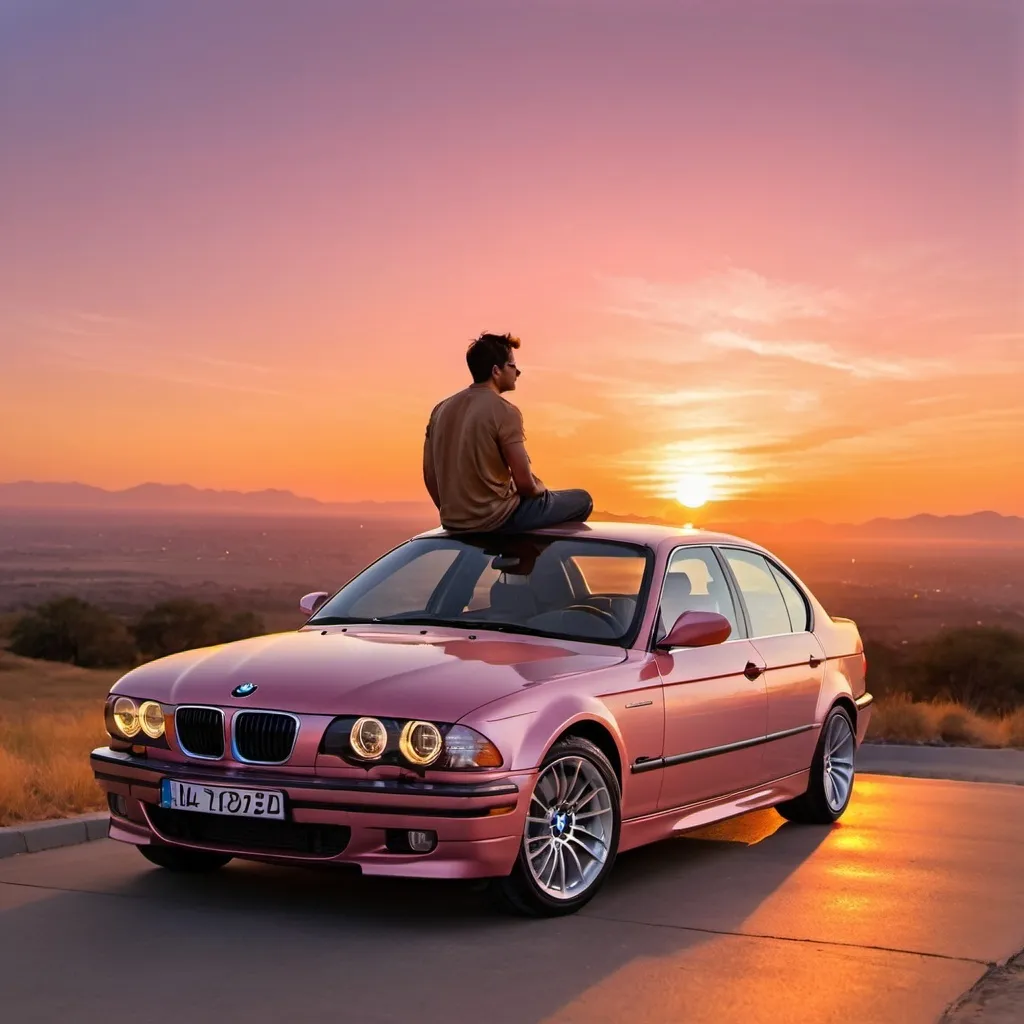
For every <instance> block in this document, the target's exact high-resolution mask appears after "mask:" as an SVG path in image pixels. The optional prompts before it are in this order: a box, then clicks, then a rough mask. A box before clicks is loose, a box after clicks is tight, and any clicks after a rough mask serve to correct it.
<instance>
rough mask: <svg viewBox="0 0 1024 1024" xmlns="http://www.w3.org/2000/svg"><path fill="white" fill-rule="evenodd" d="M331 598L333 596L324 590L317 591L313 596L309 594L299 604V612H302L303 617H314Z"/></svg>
mask: <svg viewBox="0 0 1024 1024" xmlns="http://www.w3.org/2000/svg"><path fill="white" fill-rule="evenodd" d="M330 596H331V595H330V594H328V593H327V592H326V591H324V590H315V591H314V592H313V593H312V594H307V595H306V596H305V597H304V598H303V599H302V600H301V601H300V602H299V611H301V612H302V614H303V615H312V614H313V613H314V612H315V611H316V610H317V608H319V607H320V605H322V604H323V603H324V601H326V600H327V598H329V597H330Z"/></svg>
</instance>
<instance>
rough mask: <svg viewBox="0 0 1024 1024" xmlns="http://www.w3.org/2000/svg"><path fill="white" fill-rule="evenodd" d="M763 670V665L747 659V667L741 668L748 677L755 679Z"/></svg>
mask: <svg viewBox="0 0 1024 1024" xmlns="http://www.w3.org/2000/svg"><path fill="white" fill-rule="evenodd" d="M763 671H764V668H763V666H761V665H755V664H754V663H753V662H752V661H748V662H747V667H746V668H745V669H744V670H743V674H744V675H745V676H746V677H747V678H748V679H756V678H757V677H758V676H759V675H760V674H761V673H762V672H763Z"/></svg>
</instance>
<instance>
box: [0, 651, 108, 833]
mask: <svg viewBox="0 0 1024 1024" xmlns="http://www.w3.org/2000/svg"><path fill="white" fill-rule="evenodd" d="M119 674H120V673H118V672H116V671H94V670H90V669H83V668H76V667H75V666H74V665H61V664H57V663H55V662H47V661H32V660H30V659H28V658H19V657H17V656H16V655H14V654H11V653H10V652H8V651H3V650H0V826H3V825H13V824H16V823H17V822H21V821H41V820H44V819H46V818H60V817H64V816H65V815H69V814H83V813H85V812H86V811H94V810H99V809H101V808H102V806H103V798H102V794H101V792H100V789H99V787H98V786H97V785H96V783H95V782H94V781H93V777H92V772H91V770H90V768H89V751H90V750H92V748H93V747H96V746H101V745H102V744H103V743H104V742H105V740H106V738H107V736H106V731H105V730H104V728H103V712H102V708H103V698H104V697H105V696H106V694H107V691H108V690H109V689H110V687H111V685H112V684H113V683H114V681H115V680H116V679H117V677H118V675H119Z"/></svg>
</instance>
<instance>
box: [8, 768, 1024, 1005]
mask: <svg viewBox="0 0 1024 1024" xmlns="http://www.w3.org/2000/svg"><path fill="white" fill-rule="evenodd" d="M1021 849H1024V788H1022V787H1018V786H1004V785H986V784H978V783H973V784H972V783H962V782H940V781H931V780H918V779H903V778H892V777H883V776H877V775H876V776H862V777H861V778H860V779H859V780H858V785H857V790H856V795H855V797H854V801H853V803H852V804H851V806H850V809H849V811H848V812H847V814H846V816H845V817H844V818H843V821H842V823H841V824H840V825H838V826H836V827H834V828H831V829H829V828H817V827H801V826H796V825H790V824H785V823H783V821H782V819H781V818H779V817H778V815H777V814H775V812H774V811H770V812H757V813H754V814H749V815H746V816H745V817H743V818H739V819H736V820H734V821H732V822H728V823H726V824H724V825H719V826H715V827H713V828H710V829H705V830H703V831H702V832H701V833H699V834H698V835H696V836H693V835H691V836H690V837H684V838H678V839H674V840H669V841H667V842H664V843H661V844H659V845H657V846H654V847H648V848H646V849H643V850H637V851H634V852H632V853H629V854H625V855H624V856H623V857H622V858H621V859H620V860H619V862H618V864H617V865H616V870H615V872H614V874H613V876H612V878H611V881H610V883H609V885H608V886H607V887H606V889H605V890H604V892H602V893H601V895H600V896H599V897H598V898H597V899H596V900H595V901H594V902H593V903H591V904H590V906H589V907H588V908H586V909H585V910H584V911H583V912H582V913H580V914H578V915H576V916H575V917H572V918H567V919H561V920H553V921H524V920H520V919H515V918H505V917H502V916H500V915H496V914H494V913H492V912H491V911H490V910H489V909H488V907H487V905H486V903H484V902H483V901H482V900H481V898H480V896H479V894H478V893H476V892H473V891H472V890H469V889H467V888H465V887H463V886H460V885H457V884H443V883H434V884H430V883H417V882H396V881H386V880H370V879H365V880H364V879H358V878H355V879H353V878H347V877H341V876H340V875H339V874H337V873H329V872H326V871H323V870H316V871H313V870H310V871H288V870H283V869H278V868H270V867H264V866H260V865H246V864H240V863H237V862H236V863H234V864H232V865H230V866H229V867H228V868H227V869H226V870H224V871H222V872H221V873H219V874H218V875H215V876H207V877H203V878H191V879H190V878H182V877H175V876H172V875H170V874H167V873H165V872H162V871H160V870H159V869H156V868H153V867H151V866H149V865H148V864H147V863H146V862H145V861H143V860H142V858H141V857H140V856H139V855H138V854H137V853H136V852H135V851H134V850H132V849H130V848H127V847H124V846H121V845H120V844H115V843H112V842H110V841H109V840H101V841H98V842H93V843H88V844H85V845H83V846H76V847H69V848H65V849H60V850H53V851H49V852H46V853H37V854H28V855H22V856H18V857H12V858H9V859H7V860H5V861H0V993H2V1006H3V1019H4V1020H9V1021H12V1022H17V1024H28V1022H35V1021H40V1022H43V1021H45V1022H47V1024H50V1022H52V1021H55V1020H62V1019H63V1020H73V1021H75V1022H76V1024H88V1022H92V1021H100V1020H103V1021H112V1020H116V1019H128V1018H130V1019H133V1020H140V1021H147V1022H156V1024H162V1022H165V1021H166V1022H171V1021H174V1022H175V1024H179V1022H180V1021H182V1020H187V1021H190V1022H195V1024H205V1022H208V1021H209V1022H212V1021H215V1020H217V1021H222V1020H246V1021H249V1022H254V1024H262V1022H264V1021H268V1022H269V1021H275V1022H276V1021H284V1020H290V1019H294V1020H303V1021H307V1022H309V1021H327V1022H330V1024H340V1022H345V1024H347V1022H353V1024H356V1022H358V1024H382V1022H388V1024H390V1022H396V1021H398V1022H402V1024H405V1022H408V1021H415V1022H417V1024H433V1022H444V1024H451V1022H452V1021H463V1020H486V1021H487V1022H488V1024H522V1022H539V1021H545V1022H559V1024H565V1022H570V1021H572V1022H584V1021H585V1022H587V1024H603V1022H616V1024H618V1022H622V1021H628V1022H629V1024H653V1022H658V1024H662V1022H672V1024H686V1022H699V1024H704V1022H708V1024H710V1022H714V1024H723V1022H731V1021H742V1022H744V1024H762V1022H763V1024H788V1022H794V1024H795V1022H813V1024H830V1022H836V1024H839V1022H842V1024H849V1022H850V1021H857V1022H858V1024H871V1022H886V1024H889V1022H893V1021H896V1022H899V1024H917V1022H928V1024H932V1022H934V1021H935V1020H936V1019H937V1018H938V1017H939V1015H940V1014H941V1013H942V1012H943V1010H944V1009H945V1007H946V1006H947V1005H948V1004H949V1003H951V1002H952V1001H953V1000H954V999H956V998H957V997H958V996H959V995H960V994H961V993H962V992H964V991H966V990H967V989H968V988H970V987H971V986H972V985H974V984H975V982H977V981H978V979H979V978H981V977H982V975H983V974H984V973H985V971H986V969H987V967H988V965H989V964H991V963H993V962H1001V961H1004V960H1005V959H1006V958H1008V957H1009V956H1011V955H1012V954H1013V953H1015V952H1016V951H1017V950H1019V949H1020V948H1021V947H1024V873H1022V872H1021V870H1020V851H1021Z"/></svg>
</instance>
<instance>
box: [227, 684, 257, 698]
mask: <svg viewBox="0 0 1024 1024" xmlns="http://www.w3.org/2000/svg"><path fill="white" fill-rule="evenodd" d="M255 692H256V684H255V683H239V684H238V685H237V686H236V687H235V688H234V689H233V690H232V691H231V696H232V697H248V696H249V694H250V693H255Z"/></svg>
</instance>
